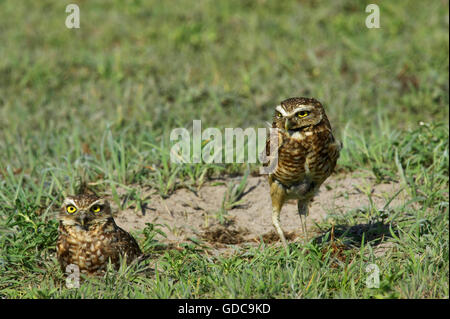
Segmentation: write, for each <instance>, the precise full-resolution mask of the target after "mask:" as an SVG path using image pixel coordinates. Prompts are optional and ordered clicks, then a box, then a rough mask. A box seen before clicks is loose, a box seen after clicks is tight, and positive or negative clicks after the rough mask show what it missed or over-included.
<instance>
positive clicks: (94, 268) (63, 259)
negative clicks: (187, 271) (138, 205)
mask: <svg viewBox="0 0 450 319" xmlns="http://www.w3.org/2000/svg"><path fill="white" fill-rule="evenodd" d="M59 220H60V222H59V229H58V232H59V237H58V242H57V246H56V247H57V256H58V260H59V263H60V265H61V268H62V270H63V271H65V269H66V267H67V265H70V264H74V265H77V266H78V267H79V269H80V272H82V273H86V274H99V273H101V272H102V271H103V270H105V268H106V265H107V264H108V261H109V260H111V263H112V264H113V265H114V266H115V267H117V266H118V265H119V263H120V257H121V256H122V257H123V258H124V257H126V260H127V262H130V261H132V260H134V259H135V258H136V257H138V256H140V255H141V250H140V249H139V245H138V244H137V243H136V240H135V239H134V238H133V237H132V236H131V235H130V234H129V233H127V232H126V231H124V230H123V229H122V228H120V227H119V226H117V225H116V223H115V222H114V219H113V216H112V214H111V208H110V205H109V203H108V201H107V200H105V199H103V198H99V197H96V196H92V195H79V196H69V197H67V198H66V199H65V200H64V203H63V205H62V207H61V211H60V213H59Z"/></svg>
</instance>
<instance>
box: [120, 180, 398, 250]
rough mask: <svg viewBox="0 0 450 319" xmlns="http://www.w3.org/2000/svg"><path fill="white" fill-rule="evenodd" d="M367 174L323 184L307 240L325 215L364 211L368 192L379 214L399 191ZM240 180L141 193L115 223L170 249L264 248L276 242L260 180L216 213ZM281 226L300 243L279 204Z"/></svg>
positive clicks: (287, 208)
mask: <svg viewBox="0 0 450 319" xmlns="http://www.w3.org/2000/svg"><path fill="white" fill-rule="evenodd" d="M367 175H368V173H365V172H354V173H352V174H347V175H343V174H337V175H332V176H331V177H330V178H329V179H328V180H327V181H325V183H324V184H323V185H322V187H321V188H320V191H319V193H318V194H317V195H316V197H315V198H314V201H313V202H312V204H311V205H310V209H309V216H308V218H307V229H308V235H309V233H310V232H314V230H317V228H316V227H314V225H315V223H317V222H319V221H321V220H323V219H324V218H326V217H327V215H328V214H330V213H333V214H344V213H346V212H348V211H349V210H354V209H362V208H364V207H368V206H369V198H368V196H367V193H368V192H370V193H371V195H372V200H373V202H374V204H375V205H376V207H377V208H379V209H381V208H383V206H384V205H385V204H386V202H387V201H388V199H389V198H390V197H391V196H393V195H394V194H395V193H396V192H397V191H399V190H400V189H401V186H400V184H398V183H395V182H390V183H381V184H377V183H376V181H375V179H374V178H371V177H368V176H367ZM240 178H241V177H238V178H227V179H221V180H216V181H212V182H209V183H207V184H206V185H204V186H202V187H201V188H200V189H199V190H198V191H197V192H194V191H191V190H189V189H186V188H181V189H178V190H177V191H175V192H174V193H173V194H172V195H171V196H169V197H168V198H165V199H164V198H162V197H161V196H160V195H159V194H157V192H156V191H155V190H154V189H151V188H149V189H142V188H141V192H142V193H141V194H143V197H145V198H148V199H149V201H147V205H146V206H145V208H144V209H142V210H136V208H135V207H133V206H131V207H129V208H127V209H124V210H122V211H119V212H118V213H117V214H116V216H115V220H116V222H117V224H118V225H119V226H120V227H122V228H124V229H125V230H128V231H132V232H133V231H136V230H141V229H143V228H144V227H145V224H146V223H152V224H155V225H157V226H156V227H158V228H159V229H161V230H162V231H163V232H164V233H165V234H166V236H167V237H164V236H162V235H159V234H158V235H157V236H156V237H155V239H156V240H158V241H159V242H161V243H164V244H167V245H168V246H170V247H174V246H178V247H179V244H181V243H185V242H189V241H191V239H193V240H194V241H197V242H198V241H200V242H203V244H205V245H208V246H211V247H214V248H226V247H229V246H230V245H241V244H252V243H253V244H259V243H260V242H261V241H263V242H264V243H266V244H272V243H279V238H278V235H277V233H276V232H275V231H274V228H273V225H272V218H271V212H272V209H271V200H270V196H269V187H268V183H267V180H266V178H265V177H263V176H257V177H251V176H249V177H248V183H247V186H246V189H245V192H244V195H243V196H242V197H241V200H242V203H241V204H240V205H239V206H237V207H235V208H233V209H231V210H229V211H227V212H226V213H224V214H219V212H220V210H221V206H222V201H223V198H224V196H225V194H226V191H227V187H228V185H229V184H230V183H234V184H236V183H239V181H240ZM135 187H136V188H138V187H140V186H137V185H136V186H135ZM124 192H125V191H123V193H124ZM406 198H407V194H406V192H405V191H401V192H400V193H399V195H398V196H397V197H396V198H395V199H394V200H393V201H392V202H391V203H390V207H395V206H398V205H400V204H402V203H404V201H405V199H406ZM113 208H114V207H113ZM116 208H117V207H116ZM220 217H221V218H220ZM281 226H282V228H283V230H284V232H285V235H286V238H287V240H288V241H295V240H301V239H302V238H304V236H305V234H303V233H302V228H301V224H300V218H299V216H298V213H297V205H296V202H295V201H290V202H287V203H286V204H285V205H284V207H283V210H282V212H281Z"/></svg>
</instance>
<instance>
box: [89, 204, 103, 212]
mask: <svg viewBox="0 0 450 319" xmlns="http://www.w3.org/2000/svg"><path fill="white" fill-rule="evenodd" d="M101 209H102V208H101V207H100V205H94V206H92V207H91V212H93V213H98V212H99V211H100V210H101Z"/></svg>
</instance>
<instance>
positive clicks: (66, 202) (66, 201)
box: [63, 198, 77, 207]
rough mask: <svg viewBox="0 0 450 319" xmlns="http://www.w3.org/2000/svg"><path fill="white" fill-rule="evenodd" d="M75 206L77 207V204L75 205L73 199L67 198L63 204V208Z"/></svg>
mask: <svg viewBox="0 0 450 319" xmlns="http://www.w3.org/2000/svg"><path fill="white" fill-rule="evenodd" d="M69 204H70V205H73V206H75V207H76V206H77V205H76V204H75V201H74V200H73V199H71V198H66V199H64V203H63V206H67V205H69Z"/></svg>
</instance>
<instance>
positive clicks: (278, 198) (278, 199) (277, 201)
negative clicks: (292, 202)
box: [270, 181, 287, 249]
mask: <svg viewBox="0 0 450 319" xmlns="http://www.w3.org/2000/svg"><path fill="white" fill-rule="evenodd" d="M270 197H271V199H272V223H273V226H274V227H275V230H276V231H277V233H278V235H279V236H280V239H281V241H282V242H283V246H284V248H286V249H287V242H286V237H284V233H283V230H282V229H281V226H280V212H281V207H283V203H284V197H285V191H284V188H283V186H282V185H280V184H279V183H277V182H275V181H274V182H273V183H272V184H271V185H270Z"/></svg>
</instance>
